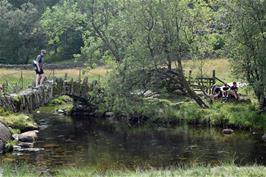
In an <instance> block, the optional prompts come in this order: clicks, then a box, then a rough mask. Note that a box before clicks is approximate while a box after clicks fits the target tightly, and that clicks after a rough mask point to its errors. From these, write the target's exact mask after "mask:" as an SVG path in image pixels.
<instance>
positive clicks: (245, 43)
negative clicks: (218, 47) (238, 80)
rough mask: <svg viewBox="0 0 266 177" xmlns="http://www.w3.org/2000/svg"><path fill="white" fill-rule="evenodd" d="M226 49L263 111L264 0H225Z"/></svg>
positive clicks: (265, 102) (265, 83) (265, 63)
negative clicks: (227, 31)
mask: <svg viewBox="0 0 266 177" xmlns="http://www.w3.org/2000/svg"><path fill="white" fill-rule="evenodd" d="M227 8H228V9H229V11H228V12H229V13H228V17H229V19H230V24H231V26H230V27H231V33H230V36H229V37H230V38H229V41H230V45H229V46H230V48H231V49H232V52H231V56H232V62H233V67H234V70H235V73H237V74H238V75H240V76H242V77H243V78H245V79H246V80H247V81H248V82H249V84H250V85H251V86H252V88H253V89H254V91H255V94H256V96H257V99H258V101H259V103H260V110H261V111H262V110H265V108H266V99H265V91H266V90H265V88H266V75H265V74H266V73H265V72H266V52H265V51H266V1H265V0H255V1H254V0H239V1H233V0H232V1H229V2H228V3H227Z"/></svg>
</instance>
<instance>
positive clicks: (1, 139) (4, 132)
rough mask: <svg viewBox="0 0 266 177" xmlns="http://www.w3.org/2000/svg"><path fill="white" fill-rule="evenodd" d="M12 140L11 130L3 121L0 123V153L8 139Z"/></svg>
mask: <svg viewBox="0 0 266 177" xmlns="http://www.w3.org/2000/svg"><path fill="white" fill-rule="evenodd" d="M10 140H12V135H11V132H10V130H9V129H8V128H7V127H6V126H5V125H4V124H2V123H0V154H1V153H3V152H4V149H5V144H6V142H7V141H10Z"/></svg>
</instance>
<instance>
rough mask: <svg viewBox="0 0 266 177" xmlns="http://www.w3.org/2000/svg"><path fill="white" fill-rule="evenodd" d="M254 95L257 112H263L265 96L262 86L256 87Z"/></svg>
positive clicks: (265, 107) (265, 108)
mask: <svg viewBox="0 0 266 177" xmlns="http://www.w3.org/2000/svg"><path fill="white" fill-rule="evenodd" d="M255 93H256V96H257V99H258V102H259V111H258V112H259V113H261V112H264V111H265V110H266V98H265V94H264V92H263V89H262V88H257V89H256V92H255Z"/></svg>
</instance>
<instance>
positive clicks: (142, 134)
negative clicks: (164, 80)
mask: <svg viewBox="0 0 266 177" xmlns="http://www.w3.org/2000/svg"><path fill="white" fill-rule="evenodd" d="M38 122H39V124H41V125H43V126H44V128H43V129H41V130H40V134H39V139H38V141H37V143H36V145H35V146H36V147H42V148H44V149H45V150H44V151H40V152H36V153H19V154H18V153H14V154H7V155H5V156H3V157H1V158H2V159H4V161H25V160H26V161H27V162H29V163H32V164H34V165H37V166H39V167H40V168H44V169H45V168H55V167H57V166H74V167H75V166H76V167H80V166H88V165H89V166H94V167H96V168H99V169H107V168H112V169H117V168H119V169H121V168H147V167H150V166H152V167H169V166H176V165H182V164H220V163H223V162H228V161H232V160H235V161H236V163H238V164H242V165H243V164H253V163H255V162H256V163H258V164H263V165H266V151H265V150H266V148H265V147H266V145H265V143H263V142H262V141H261V140H260V138H259V137H256V136H254V135H251V134H250V133H247V132H237V133H235V134H233V135H230V136H224V135H222V134H221V133H220V132H221V131H220V130H217V129H214V128H206V127H205V128H200V127H189V126H178V127H171V128H162V127H134V128H132V127H129V126H128V125H127V124H122V123H119V122H110V121H95V120H93V119H90V120H89V119H87V120H73V119H71V118H70V117H66V116H60V115H54V114H41V115H40V114H38Z"/></svg>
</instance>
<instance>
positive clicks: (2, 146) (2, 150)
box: [0, 140, 5, 154]
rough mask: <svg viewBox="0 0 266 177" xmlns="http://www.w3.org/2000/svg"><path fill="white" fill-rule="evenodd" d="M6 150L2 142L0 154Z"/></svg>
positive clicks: (0, 143)
mask: <svg viewBox="0 0 266 177" xmlns="http://www.w3.org/2000/svg"><path fill="white" fill-rule="evenodd" d="M4 149H5V144H4V142H3V141H2V140H0V154H2V153H3V152H4Z"/></svg>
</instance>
